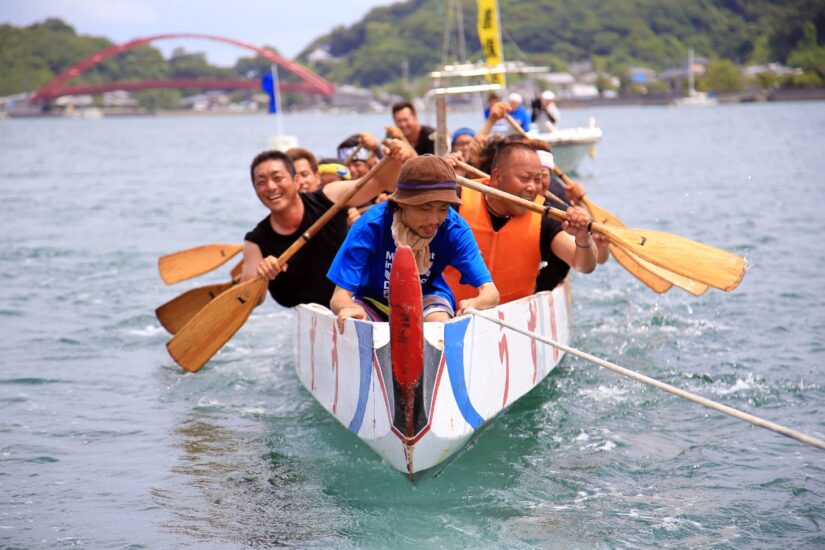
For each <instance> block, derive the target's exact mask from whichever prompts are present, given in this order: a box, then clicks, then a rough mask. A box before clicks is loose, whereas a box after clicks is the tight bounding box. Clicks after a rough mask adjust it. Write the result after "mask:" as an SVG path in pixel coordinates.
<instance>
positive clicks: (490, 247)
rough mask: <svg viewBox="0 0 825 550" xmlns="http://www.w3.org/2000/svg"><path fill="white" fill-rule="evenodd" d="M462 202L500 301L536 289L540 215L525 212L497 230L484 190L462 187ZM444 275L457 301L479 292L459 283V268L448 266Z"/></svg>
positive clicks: (508, 300) (519, 296) (530, 292)
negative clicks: (495, 229)
mask: <svg viewBox="0 0 825 550" xmlns="http://www.w3.org/2000/svg"><path fill="white" fill-rule="evenodd" d="M461 202H462V204H461V206H460V207H459V209H458V212H459V214H461V217H462V218H464V220H465V221H466V222H467V223H468V224H469V226H470V229H472V230H473V235H474V236H475V238H476V241H477V242H478V248H479V250H480V251H481V256H482V258H483V259H484V264H485V265H486V266H487V269H489V270H490V274H491V275H492V276H493V282H494V283H495V284H496V287H497V288H498V291H499V294H500V295H501V303H504V302H510V301H512V300H516V299H518V298H523V297H524V296H529V295H530V294H532V293H533V292H535V288H536V276H537V275H538V272H539V262H541V251H540V250H539V239H540V237H541V216H536V215H535V214H534V213H533V212H526V213H524V214H521V215H520V216H515V217H513V218H512V219H510V221H508V222H507V223H506V224H505V225H504V227H502V228H501V230H499V231H494V230H493V223H492V220H491V219H490V213H489V212H488V211H487V206H486V204H485V202H484V196H483V195H482V194H481V193H479V192H478V191H474V190H472V189H469V188H466V187H465V188H464V189H462V190H461ZM444 277H445V278H446V280H447V284H449V285H450V289H451V290H452V291H453V294H454V295H455V301H456V305H458V304H459V303H461V300H464V299H467V298H474V297H475V296H477V295H478V291H477V290H476V289H475V288H473V287H471V286H469V285H462V284H461V283H459V280H460V279H461V273H459V272H458V271H457V270H456V269H454V268H452V267H448V268H447V269H445V270H444Z"/></svg>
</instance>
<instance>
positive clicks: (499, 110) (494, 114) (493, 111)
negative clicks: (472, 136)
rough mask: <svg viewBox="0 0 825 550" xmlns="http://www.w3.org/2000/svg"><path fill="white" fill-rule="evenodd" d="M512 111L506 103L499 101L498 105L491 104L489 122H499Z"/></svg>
mask: <svg viewBox="0 0 825 550" xmlns="http://www.w3.org/2000/svg"><path fill="white" fill-rule="evenodd" d="M511 110H512V107H511V106H510V104H509V103H507V102H506V101H499V102H498V103H495V104H493V106H492V107H490V117H489V118H490V120H493V121H496V120H501V119H502V118H504V115H506V114H508V113H509V112H510V111H511Z"/></svg>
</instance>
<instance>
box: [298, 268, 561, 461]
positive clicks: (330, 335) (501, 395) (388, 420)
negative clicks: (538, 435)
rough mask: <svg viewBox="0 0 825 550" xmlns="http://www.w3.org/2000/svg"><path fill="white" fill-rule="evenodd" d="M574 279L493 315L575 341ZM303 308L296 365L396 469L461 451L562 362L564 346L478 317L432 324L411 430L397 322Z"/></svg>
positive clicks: (427, 327) (329, 406)
mask: <svg viewBox="0 0 825 550" xmlns="http://www.w3.org/2000/svg"><path fill="white" fill-rule="evenodd" d="M569 288H570V287H569V283H568V282H567V281H565V283H564V284H562V285H559V286H558V287H557V288H556V289H555V290H553V291H552V292H542V293H539V294H536V295H534V296H529V297H526V298H522V299H520V300H517V301H514V302H511V303H508V304H504V305H502V306H499V307H498V308H496V309H495V310H491V312H493V314H494V315H498V316H499V318H501V319H505V320H507V321H509V322H512V323H515V324H517V325H518V326H520V327H524V328H525V329H528V330H531V331H534V332H537V333H539V334H541V335H544V336H546V337H548V338H552V339H554V340H558V341H560V342H563V343H569V342H570V334H571V305H570V294H569ZM335 320H336V319H335V316H334V315H333V314H332V312H331V311H329V310H328V309H326V308H324V307H321V306H318V305H315V304H312V305H302V306H298V308H297V333H298V334H297V338H296V341H295V342H296V343H295V354H296V360H295V368H296V370H297V373H298V377H299V378H300V380H301V382H302V383H303V384H304V386H305V387H306V388H307V390H309V392H310V393H312V395H313V396H315V398H316V399H317V400H318V402H319V403H320V404H321V405H322V406H323V407H324V408H325V409H326V410H327V411H329V412H330V413H331V414H332V415H333V416H334V417H335V418H337V419H338V421H339V422H341V424H343V425H344V426H345V427H346V428H347V429H349V430H350V431H351V432H353V433H354V434H356V435H357V436H358V437H359V438H360V439H361V440H362V441H364V442H365V443H366V444H367V445H369V446H370V447H372V448H373V449H374V450H375V451H376V452H377V453H378V454H379V455H381V456H382V457H383V458H384V459H385V460H386V461H387V462H389V463H390V464H391V465H392V466H393V467H394V468H396V469H397V470H399V471H401V472H403V473H406V474H413V473H415V472H420V471H423V470H426V469H429V468H432V467H433V466H436V465H437V464H439V463H441V462H443V461H444V460H446V459H447V458H449V457H450V456H451V455H453V454H454V453H455V452H457V451H459V450H460V449H461V448H462V447H463V446H464V445H465V444H466V443H467V441H468V440H469V439H470V437H471V436H472V435H473V433H474V432H475V430H477V429H478V428H480V427H481V426H482V425H483V424H484V423H486V422H488V421H489V420H491V419H492V418H494V417H495V416H496V415H497V414H498V413H499V412H501V411H502V410H504V409H505V408H506V407H508V406H509V405H511V404H512V403H513V402H515V401H516V400H517V399H519V398H520V397H521V396H523V395H524V394H525V393H527V392H528V391H530V390H531V389H532V388H534V387H535V386H536V385H537V384H538V383H540V382H541V381H542V380H543V379H544V378H545V377H546V376H547V375H548V374H549V373H550V371H551V370H553V368H554V367H555V366H556V365H557V364H558V363H559V361H560V360H561V358H562V356H563V353H562V352H559V350H557V349H556V348H552V347H549V346H544V345H541V344H537V343H536V342H535V340H532V339H530V338H527V337H525V336H523V335H520V334H517V333H513V332H512V331H508V330H506V329H504V328H502V327H501V326H499V325H497V324H494V323H491V322H489V321H485V320H484V319H481V318H478V317H473V316H462V317H459V318H456V319H453V320H451V321H449V322H447V323H425V324H424V340H425V344H424V348H425V349H424V369H423V376H422V378H421V380H420V383H419V385H418V388H417V390H416V400H415V402H416V410H415V431H414V434H415V435H414V436H413V437H406V436H405V435H404V419H403V416H404V415H403V411H402V410H401V406H400V399H399V397H398V391H399V390H398V389H397V384H396V383H395V381H394V378H393V369H392V365H391V359H390V330H389V324H388V323H370V322H363V321H355V320H351V319H350V320H347V321H346V326H345V329H344V331H343V333H340V332H339V331H338V330H337V328H336V323H335Z"/></svg>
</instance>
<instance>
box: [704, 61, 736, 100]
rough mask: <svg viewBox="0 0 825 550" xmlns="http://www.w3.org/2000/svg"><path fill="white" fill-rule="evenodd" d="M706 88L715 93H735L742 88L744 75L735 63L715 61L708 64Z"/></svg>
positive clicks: (705, 76)
mask: <svg viewBox="0 0 825 550" xmlns="http://www.w3.org/2000/svg"><path fill="white" fill-rule="evenodd" d="M702 80H703V81H704V87H705V88H707V89H708V90H712V91H714V92H733V91H736V90H740V89H741V88H742V74H741V72H740V70H739V67H738V66H737V65H736V63H734V62H733V61H729V60H727V59H713V60H711V61H709V62H708V65H707V68H706V71H705V75H704V78H703V79H702Z"/></svg>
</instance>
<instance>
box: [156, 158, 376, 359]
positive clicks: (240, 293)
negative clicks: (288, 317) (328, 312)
mask: <svg viewBox="0 0 825 550" xmlns="http://www.w3.org/2000/svg"><path fill="white" fill-rule="evenodd" d="M390 158H391V157H389V156H387V157H384V158H383V159H382V160H381V161H380V162H379V163H378V164H376V165H375V166H373V167H372V168H371V169H370V171H369V172H367V173H366V175H365V176H364V177H363V178H361V179H360V180H358V182H357V183H356V184H355V185H354V186H353V188H352V189H350V190H349V191H348V192H347V193H346V194H345V195H344V196H342V197H341V198H340V199H338V200H337V201H336V202H335V204H333V205H332V206H331V207H330V208H329V210H327V211H326V212H324V214H323V215H322V216H321V217H320V218H318V219H317V220H316V221H315V223H313V224H312V225H311V226H310V227H309V229H307V230H306V232H305V233H304V234H303V235H301V237H300V238H299V239H298V240H296V241H295V242H294V243H292V245H291V246H290V247H289V248H288V249H286V251H285V252H284V253H283V254H281V255H280V256H279V257H278V263H279V264H280V265H284V264H286V263H287V262H288V261H289V259H290V258H292V256H294V255H295V253H296V252H298V251H299V250H300V249H301V248H302V247H303V246H304V244H306V242H307V241H309V239H311V238H312V237H313V236H315V234H317V233H318V231H320V230H321V229H322V228H323V227H324V226H325V225H326V224H327V222H329V220H331V219H332V218H333V216H335V215H336V214H337V213H338V212H339V211H340V210H341V209H342V208H344V207H345V206H346V204H347V202H349V200H350V199H351V198H352V197H354V196H355V194H356V193H358V191H360V190H361V188H362V187H363V186H364V185H365V184H366V183H367V182H368V181H369V180H371V179H372V177H373V176H374V175H375V174H376V173H378V171H379V170H381V169H382V168H383V167H384V166H385V165H386V164H387V162H389V160H390ZM268 283H269V281H267V280H266V279H261V278H257V279H251V280H249V281H247V282H245V283H241V284H239V285H237V286H235V287H233V288H230V289H228V290H226V291H225V292H223V293H222V294H220V295H219V296H218V297H217V298H215V299H214V300H212V301H211V302H210V303H209V304H208V305H207V306H206V307H204V308H203V309H202V310H200V311H199V312H198V313H197V315H195V316H194V317H193V318H192V319H191V320H190V321H189V322H188V323H186V325H184V327H183V328H181V329H180V330H179V331H178V332H177V334H175V336H173V337H172V339H171V340H169V342H168V343H167V344H166V349H168V350H169V355H171V356H172V358H173V359H174V360H175V361H176V362H177V364H178V365H180V366H181V367H182V368H184V369H185V370H188V371H190V372H195V371H197V370H199V369H200V368H201V367H202V366H204V365H205V364H206V362H207V361H209V359H211V358H212V356H213V355H215V354H216V353H217V352H218V350H220V349H221V348H222V347H223V345H224V344H225V343H226V342H227V341H229V339H230V338H232V336H233V335H234V334H235V333H236V332H237V331H238V329H239V328H241V326H243V324H244V323H245V322H246V320H247V319H248V318H249V315H250V314H251V313H252V310H253V309H254V308H255V306H257V305H258V303H259V302H260V301H261V298H262V297H263V294H264V292H266V288H267V285H268Z"/></svg>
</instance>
